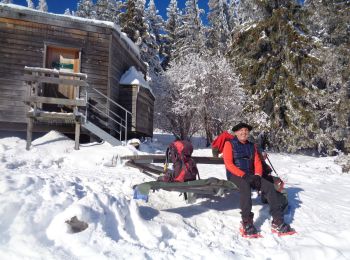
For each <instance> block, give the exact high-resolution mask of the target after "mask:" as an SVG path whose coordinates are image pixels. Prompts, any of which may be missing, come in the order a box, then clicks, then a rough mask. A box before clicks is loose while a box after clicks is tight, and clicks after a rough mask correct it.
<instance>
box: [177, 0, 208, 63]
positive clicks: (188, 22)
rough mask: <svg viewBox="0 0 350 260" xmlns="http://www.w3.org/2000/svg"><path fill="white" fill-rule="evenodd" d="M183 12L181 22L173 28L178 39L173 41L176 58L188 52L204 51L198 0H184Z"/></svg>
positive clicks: (200, 11) (200, 10)
mask: <svg viewBox="0 0 350 260" xmlns="http://www.w3.org/2000/svg"><path fill="white" fill-rule="evenodd" d="M185 4H186V7H185V13H184V14H183V15H182V16H181V20H182V22H181V24H180V26H179V27H178V28H177V29H176V30H175V33H176V34H177V35H178V40H177V42H176V43H175V48H174V53H173V54H172V55H173V57H174V58H175V59H176V58H178V57H181V56H183V55H187V54H189V53H201V52H203V51H205V39H204V29H203V24H202V20H201V17H200V15H201V14H202V13H203V12H204V11H203V10H202V9H199V7H198V0H186V3H185Z"/></svg>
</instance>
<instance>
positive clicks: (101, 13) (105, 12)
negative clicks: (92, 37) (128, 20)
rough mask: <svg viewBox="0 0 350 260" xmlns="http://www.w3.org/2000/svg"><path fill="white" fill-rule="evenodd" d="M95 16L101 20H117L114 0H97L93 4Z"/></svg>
mask: <svg viewBox="0 0 350 260" xmlns="http://www.w3.org/2000/svg"><path fill="white" fill-rule="evenodd" d="M95 11H96V18H97V19H99V20H103V21H110V22H116V21H117V13H116V12H117V3H116V1H115V0H97V2H96V5H95Z"/></svg>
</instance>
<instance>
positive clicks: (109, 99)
mask: <svg viewBox="0 0 350 260" xmlns="http://www.w3.org/2000/svg"><path fill="white" fill-rule="evenodd" d="M90 89H91V90H94V91H95V92H97V93H98V94H100V95H101V96H103V97H105V98H106V99H107V100H108V101H111V102H112V103H113V104H114V105H116V106H118V107H120V108H121V109H123V110H124V111H125V112H126V113H128V114H130V115H132V113H131V112H130V111H128V110H127V109H126V108H125V107H123V106H121V105H119V104H118V103H117V102H115V101H114V100H113V99H111V98H109V97H107V96H106V95H105V94H103V93H102V92H100V91H98V90H97V89H95V88H90Z"/></svg>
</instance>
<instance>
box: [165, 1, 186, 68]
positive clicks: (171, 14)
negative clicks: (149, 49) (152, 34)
mask: <svg viewBox="0 0 350 260" xmlns="http://www.w3.org/2000/svg"><path fill="white" fill-rule="evenodd" d="M180 14H181V13H180V9H179V8H178V6H177V0H171V1H170V3H169V6H168V7H167V20H166V23H165V32H166V33H165V35H164V38H163V43H162V46H161V47H162V54H163V60H162V67H163V68H164V69H165V68H166V67H167V66H168V64H169V62H170V61H171V60H172V59H173V58H172V54H173V53H174V51H175V43H176V42H177V41H178V40H179V35H178V34H177V33H176V30H177V28H178V27H179V26H180V24H181V17H180Z"/></svg>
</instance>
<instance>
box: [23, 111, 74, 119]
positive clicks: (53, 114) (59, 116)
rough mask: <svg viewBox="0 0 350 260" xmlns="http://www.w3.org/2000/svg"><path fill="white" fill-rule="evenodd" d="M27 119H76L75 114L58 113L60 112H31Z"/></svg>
mask: <svg viewBox="0 0 350 260" xmlns="http://www.w3.org/2000/svg"><path fill="white" fill-rule="evenodd" d="M27 117H41V118H47V119H52V120H54V119H71V120H74V119H75V115H74V114H73V113H58V112H44V111H37V112H36V113H34V111H29V112H28V113H27Z"/></svg>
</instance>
